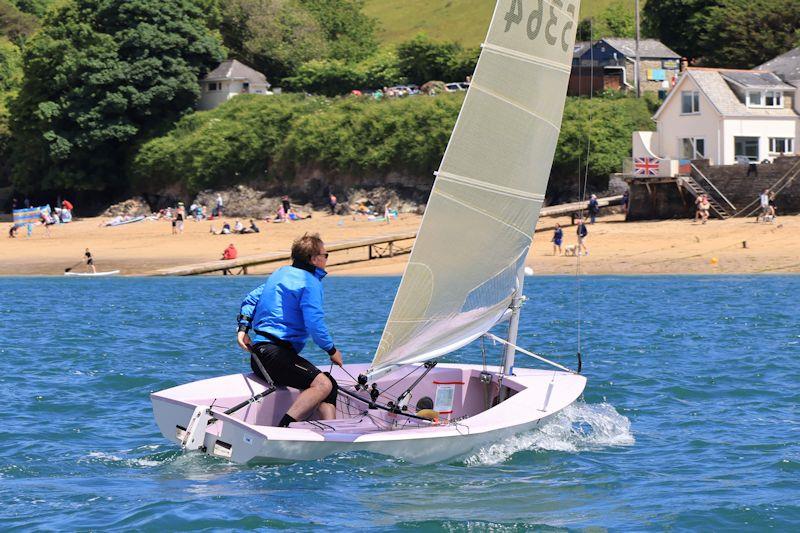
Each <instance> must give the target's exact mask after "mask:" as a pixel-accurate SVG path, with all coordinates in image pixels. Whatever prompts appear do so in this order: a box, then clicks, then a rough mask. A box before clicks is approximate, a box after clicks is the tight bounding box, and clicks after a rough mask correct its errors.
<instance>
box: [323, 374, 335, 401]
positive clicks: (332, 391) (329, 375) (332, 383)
mask: <svg viewBox="0 0 800 533" xmlns="http://www.w3.org/2000/svg"><path fill="white" fill-rule="evenodd" d="M323 374H325V377H327V378H328V379H329V380H330V382H331V392H330V394H328V397H327V398H325V399H324V400H322V401H323V403H330V404H333V405H336V397H337V396H338V395H339V384H338V383H336V380H335V379H333V376H331V373H330V372H323Z"/></svg>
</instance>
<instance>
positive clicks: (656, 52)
mask: <svg viewBox="0 0 800 533" xmlns="http://www.w3.org/2000/svg"><path fill="white" fill-rule="evenodd" d="M600 41H602V42H605V43H606V44H608V45H609V46H611V47H613V48H615V49H617V50H618V51H620V52H622V54H623V55H625V56H626V57H636V39H623V38H621V37H606V38H605V39H601V40H600ZM639 57H657V58H659V59H680V58H681V56H680V55H679V54H677V53H676V52H673V51H672V50H670V49H669V48H667V47H666V46H665V45H664V43H662V42H661V41H657V40H655V39H639Z"/></svg>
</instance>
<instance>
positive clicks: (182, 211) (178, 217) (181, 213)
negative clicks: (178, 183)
mask: <svg viewBox="0 0 800 533" xmlns="http://www.w3.org/2000/svg"><path fill="white" fill-rule="evenodd" d="M184 219H186V208H185V207H184V206H183V202H178V209H177V210H176V212H175V222H176V226H177V228H178V233H183V221H184Z"/></svg>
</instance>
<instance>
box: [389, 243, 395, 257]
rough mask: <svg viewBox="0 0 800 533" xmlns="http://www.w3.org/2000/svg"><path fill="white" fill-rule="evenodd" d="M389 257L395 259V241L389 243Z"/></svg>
mask: <svg viewBox="0 0 800 533" xmlns="http://www.w3.org/2000/svg"><path fill="white" fill-rule="evenodd" d="M389 257H394V241H393V242H390V243H389Z"/></svg>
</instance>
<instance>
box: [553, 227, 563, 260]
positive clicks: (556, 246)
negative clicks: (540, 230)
mask: <svg viewBox="0 0 800 533" xmlns="http://www.w3.org/2000/svg"><path fill="white" fill-rule="evenodd" d="M550 240H551V241H552V243H553V255H556V251H558V255H561V254H562V251H561V243H562V242H563V240H564V230H562V229H561V224H559V223H558V222H556V229H555V231H553V238H552V239H550Z"/></svg>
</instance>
